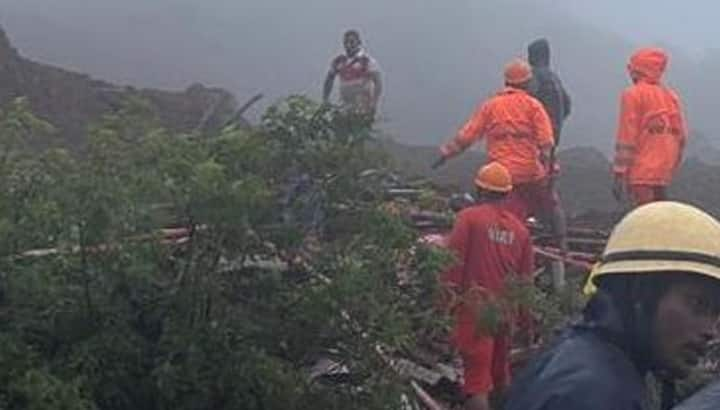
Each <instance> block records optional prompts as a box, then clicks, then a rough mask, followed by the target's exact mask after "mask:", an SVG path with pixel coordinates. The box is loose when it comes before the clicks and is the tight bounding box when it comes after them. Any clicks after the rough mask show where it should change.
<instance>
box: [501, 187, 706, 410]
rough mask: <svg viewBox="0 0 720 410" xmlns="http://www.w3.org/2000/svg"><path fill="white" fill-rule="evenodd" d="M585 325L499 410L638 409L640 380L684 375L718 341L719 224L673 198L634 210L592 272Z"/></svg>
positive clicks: (518, 383)
mask: <svg viewBox="0 0 720 410" xmlns="http://www.w3.org/2000/svg"><path fill="white" fill-rule="evenodd" d="M591 280H592V281H593V284H594V285H595V286H596V293H595V294H594V295H593V296H592V298H591V299H590V301H589V302H588V304H587V306H586V308H585V312H584V320H583V321H582V322H581V323H580V324H578V325H575V326H573V327H572V328H571V329H569V330H568V332H566V333H565V334H564V335H563V336H562V337H560V338H559V340H557V341H556V342H555V344H554V345H553V346H552V347H550V348H549V349H548V350H546V351H545V352H543V353H541V354H540V355H538V357H536V358H534V359H533V361H532V362H531V363H530V364H529V365H528V366H527V367H526V368H525V369H523V370H522V371H521V372H520V374H519V375H518V376H517V377H516V378H515V381H514V383H513V385H512V386H511V387H510V389H509V391H508V395H507V399H506V402H505V407H504V408H505V410H551V409H553V410H555V409H557V410H581V409H582V410H596V409H597V410H601V409H602V410H640V409H642V408H643V406H644V403H646V402H647V389H646V385H645V380H646V376H647V375H648V374H650V373H653V374H654V375H655V376H657V377H658V378H659V379H660V380H663V385H664V392H663V404H662V407H663V409H669V408H671V407H672V405H673V404H674V403H673V401H674V398H673V383H674V381H675V380H677V379H680V378H683V377H685V376H687V375H688V374H689V372H690V371H691V370H692V368H693V367H694V366H695V365H696V364H697V363H698V362H699V360H700V359H701V358H702V356H703V355H704V354H705V353H706V351H707V348H708V344H709V342H710V341H711V340H712V339H713V338H714V337H715V336H716V334H715V331H716V330H715V324H716V322H717V319H718V316H720V223H718V222H717V221H716V220H715V219H713V218H712V217H711V216H709V215H708V214H706V213H704V212H703V211H701V210H699V209H697V208H695V207H692V206H690V205H685V204H681V203H677V202H666V201H663V202H656V203H652V204H649V205H645V206H641V207H639V208H637V209H635V210H634V211H632V212H631V213H629V214H628V215H627V216H625V218H624V219H623V220H622V221H621V222H620V223H619V224H618V225H617V226H616V227H615V229H614V230H613V232H612V234H611V235H610V238H609V240H608V243H607V246H606V248H605V251H604V252H603V255H602V258H601V260H600V262H599V263H598V265H597V266H596V267H595V269H594V272H593V274H592V276H591Z"/></svg>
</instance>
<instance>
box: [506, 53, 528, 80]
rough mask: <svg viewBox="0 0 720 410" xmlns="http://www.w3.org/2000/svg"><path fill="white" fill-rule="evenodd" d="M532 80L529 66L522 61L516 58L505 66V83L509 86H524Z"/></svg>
mask: <svg viewBox="0 0 720 410" xmlns="http://www.w3.org/2000/svg"><path fill="white" fill-rule="evenodd" d="M531 78H532V69H531V68H530V65H529V64H528V63H527V62H526V61H525V60H522V59H519V58H516V59H514V60H512V61H511V62H509V63H507V65H506V66H505V82H506V83H507V84H510V85H520V84H524V83H526V82H528V81H530V79H531Z"/></svg>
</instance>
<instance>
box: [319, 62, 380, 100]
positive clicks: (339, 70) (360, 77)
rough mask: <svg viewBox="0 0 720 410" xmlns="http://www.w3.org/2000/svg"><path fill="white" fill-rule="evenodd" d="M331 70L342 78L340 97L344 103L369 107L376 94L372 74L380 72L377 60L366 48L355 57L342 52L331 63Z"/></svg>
mask: <svg viewBox="0 0 720 410" xmlns="http://www.w3.org/2000/svg"><path fill="white" fill-rule="evenodd" d="M330 72H331V73H332V74H335V75H337V76H338V77H339V78H340V99H341V101H342V103H343V104H348V105H352V106H354V107H357V108H360V107H363V108H364V107H369V106H370V104H371V103H372V101H373V97H374V95H375V89H374V84H373V82H372V76H373V75H374V74H376V73H379V72H380V67H379V66H378V63H377V61H375V59H374V58H372V57H371V56H370V55H369V54H368V53H367V52H366V51H365V50H364V49H360V51H358V52H357V54H355V55H354V56H353V57H348V56H347V54H344V53H343V54H340V55H339V56H337V57H335V58H334V59H333V61H332V63H331V65H330Z"/></svg>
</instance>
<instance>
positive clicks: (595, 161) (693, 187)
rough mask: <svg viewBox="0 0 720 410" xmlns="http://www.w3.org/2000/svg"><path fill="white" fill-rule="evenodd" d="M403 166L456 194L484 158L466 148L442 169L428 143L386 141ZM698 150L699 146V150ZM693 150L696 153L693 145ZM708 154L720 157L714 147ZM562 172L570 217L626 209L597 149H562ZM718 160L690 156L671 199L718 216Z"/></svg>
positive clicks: (560, 182) (560, 184)
mask: <svg viewBox="0 0 720 410" xmlns="http://www.w3.org/2000/svg"><path fill="white" fill-rule="evenodd" d="M384 146H385V148H386V149H387V150H388V152H389V153H390V154H391V156H392V158H393V159H394V162H395V164H396V165H397V166H398V168H399V169H401V170H403V172H404V173H405V174H406V175H407V176H410V177H418V176H422V177H428V178H430V179H431V180H432V181H433V182H435V183H437V184H439V185H441V186H446V187H449V188H450V189H452V190H454V191H455V192H464V191H467V192H472V190H473V186H472V177H473V175H474V174H475V172H476V170H477V168H478V167H479V166H480V165H481V164H483V163H484V161H485V158H484V156H483V155H482V154H481V153H478V152H472V151H470V152H466V153H464V154H462V155H460V156H459V157H456V158H455V159H453V160H452V161H449V162H448V163H446V164H445V165H444V166H443V167H441V168H439V169H438V170H432V169H431V167H430V164H432V163H433V162H434V161H435V160H436V159H437V154H438V152H437V148H435V147H428V146H425V147H423V146H410V147H408V146H405V145H403V144H399V143H397V142H393V141H385V143H384ZM698 149H699V148H698ZM689 151H697V149H696V148H690V149H689ZM708 158H715V159H716V160H717V159H718V158H720V156H718V152H717V151H716V150H715V151H712V154H711V155H708ZM557 160H558V163H559V164H560V168H561V174H560V177H559V179H558V181H557V184H558V185H557V186H558V189H559V191H560V195H561V197H562V201H563V205H564V207H565V209H566V211H567V212H568V215H569V216H570V217H571V218H574V217H578V216H580V215H583V214H586V213H588V212H600V213H607V212H618V213H621V212H622V207H621V206H620V205H619V204H618V203H617V202H616V201H615V199H614V198H613V196H612V191H611V187H612V177H611V165H610V161H609V160H608V159H607V157H606V156H605V155H604V154H603V153H602V152H601V151H599V150H598V149H595V148H589V147H575V148H569V149H565V150H563V151H560V152H559V153H558V158H557ZM718 186H720V162H714V163H710V162H708V161H706V160H701V159H699V156H698V155H695V154H693V155H688V156H687V157H686V160H685V162H684V163H683V167H682V168H681V170H680V172H679V173H678V175H677V177H676V178H675V180H674V181H673V184H672V186H671V188H670V193H669V195H670V197H671V199H682V201H684V202H688V203H692V204H696V205H698V206H700V207H702V208H703V209H705V210H706V211H708V212H711V213H713V214H714V215H717V216H720V191H719V190H718V189H717V187H718Z"/></svg>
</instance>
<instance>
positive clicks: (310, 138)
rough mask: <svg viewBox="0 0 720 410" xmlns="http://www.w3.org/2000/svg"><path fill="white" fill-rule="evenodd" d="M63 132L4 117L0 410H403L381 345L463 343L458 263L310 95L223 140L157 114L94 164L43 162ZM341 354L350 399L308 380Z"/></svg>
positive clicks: (112, 140)
mask: <svg viewBox="0 0 720 410" xmlns="http://www.w3.org/2000/svg"><path fill="white" fill-rule="evenodd" d="M51 128H52V127H51V126H50V125H49V124H47V123H45V122H43V121H41V120H39V119H38V118H36V117H34V116H33V115H32V114H31V113H30V112H29V110H28V106H27V104H26V103H25V102H24V101H23V100H17V101H15V102H14V103H13V104H12V105H10V106H8V107H5V109H4V110H3V111H2V114H1V115H0V134H1V135H2V136H3V138H2V140H1V141H0V144H2V147H1V150H2V153H3V154H2V157H0V183H1V184H2V187H3V189H2V190H0V255H1V256H2V259H1V260H0V267H1V268H2V270H1V272H2V273H1V277H0V290H1V294H0V315H1V316H2V320H0V386H1V387H0V407H2V408H5V409H21V408H22V409H33V410H45V409H47V410H49V409H53V410H55V409H103V410H105V409H117V410H122V409H148V410H150V409H153V410H154V409H188V410H190V409H231V408H237V409H240V408H242V409H306V408H323V409H332V408H338V409H339V408H342V409H353V408H356V409H386V408H398V406H399V404H400V401H401V399H402V397H403V395H402V393H403V392H404V391H406V389H407V385H406V384H405V383H403V382H402V381H401V380H400V379H399V378H398V377H397V376H396V374H395V373H394V372H393V371H391V369H390V368H389V367H388V365H387V363H386V362H385V361H383V359H382V357H381V356H380V355H378V352H377V347H378V346H383V347H384V348H386V349H387V350H388V351H393V350H401V349H412V348H413V346H414V344H415V343H416V340H415V335H417V334H418V332H417V330H418V329H426V330H427V331H426V333H427V332H442V331H443V329H442V322H441V321H439V319H438V318H437V317H436V316H435V315H434V314H433V313H432V300H433V297H432V294H433V291H434V287H435V285H434V284H435V279H434V278H435V273H436V272H437V270H438V269H439V268H440V267H441V266H442V265H443V264H444V263H445V262H446V260H447V259H446V257H445V256H444V255H442V254H441V253H439V252H437V251H435V250H433V249H431V248H427V247H424V246H422V245H418V244H417V243H416V241H415V239H416V238H415V235H414V233H413V232H412V231H411V230H410V229H409V228H408V227H407V226H406V225H405V224H403V222H402V221H401V220H400V219H399V218H398V217H396V216H393V215H391V214H390V213H388V212H386V211H385V210H384V208H383V207H382V206H381V199H382V195H381V190H380V185H379V183H378V181H377V179H372V178H364V177H362V171H363V170H365V169H367V168H370V167H383V166H384V164H383V156H382V155H381V153H379V152H376V151H374V150H372V149H371V148H369V145H368V144H367V141H368V140H369V138H370V135H368V133H367V131H366V130H364V129H362V128H354V127H353V123H352V121H346V120H345V119H344V117H343V116H342V115H340V114H338V113H337V112H335V111H333V110H332V109H328V108H323V107H321V106H318V105H316V104H314V103H312V102H310V101H308V100H305V99H303V98H301V97H292V98H290V99H288V100H286V101H284V102H282V103H281V104H279V105H277V106H275V107H273V108H271V109H269V110H268V112H267V113H266V114H265V116H264V118H263V121H262V124H261V126H259V127H257V128H256V129H253V130H247V129H245V130H240V129H239V128H235V127H232V126H230V127H227V128H225V129H224V130H223V131H222V132H221V133H219V134H218V135H215V136H212V137H210V138H208V137H207V136H202V137H201V136H199V135H192V134H188V135H173V134H172V133H170V132H168V131H166V130H163V129H162V128H160V127H159V126H158V122H157V121H156V119H154V118H153V117H152V115H151V114H150V110H148V107H147V105H146V104H145V103H144V102H143V101H141V100H131V101H128V102H127V103H126V104H125V105H124V106H123V107H122V108H121V109H120V110H119V111H118V112H116V113H115V114H113V115H107V116H105V117H104V118H103V120H102V121H100V122H99V123H97V124H95V125H93V126H92V127H91V128H90V131H89V135H90V137H89V143H88V144H87V147H85V148H84V150H83V151H82V152H69V151H67V150H64V149H62V148H52V147H51V148H49V149H45V150H44V151H42V152H37V151H36V149H37V148H33V147H37V146H38V144H33V137H34V136H35V135H47V133H48V132H49V131H50V130H51ZM39 145H40V146H47V144H39ZM50 145H52V144H50ZM55 145H57V144H55ZM298 179H300V180H303V181H305V184H304V185H303V184H297V183H296V184H295V187H296V188H297V186H299V185H303V186H304V188H303V189H300V191H301V192H300V193H297V192H296V193H295V194H293V195H290V197H291V198H292V201H289V202H288V201H287V200H283V198H288V195H287V188H288V183H289V181H290V182H292V181H293V180H295V181H297V180H298ZM308 214H309V215H310V216H311V217H309V218H308V217H307V215H308ZM163 226H175V227H182V228H185V229H186V232H187V235H186V236H185V237H184V239H183V240H182V241H177V240H166V238H163V237H162V236H161V235H160V234H158V233H157V232H158V231H157V228H158V227H163ZM28 251H30V252H28ZM398 271H412V272H413V274H412V275H410V276H408V278H409V280H405V281H402V282H399V281H398V276H397V273H398ZM327 355H332V357H333V358H334V359H335V360H336V361H337V362H339V363H342V364H343V365H344V366H346V367H347V368H348V369H350V373H349V374H350V376H349V379H348V380H345V382H344V383H342V384H337V385H331V386H328V385H324V384H322V383H316V382H312V381H311V379H310V378H309V377H308V371H307V368H308V367H309V366H311V365H312V364H313V363H314V362H315V361H316V360H317V359H318V358H319V357H325V356H327Z"/></svg>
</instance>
